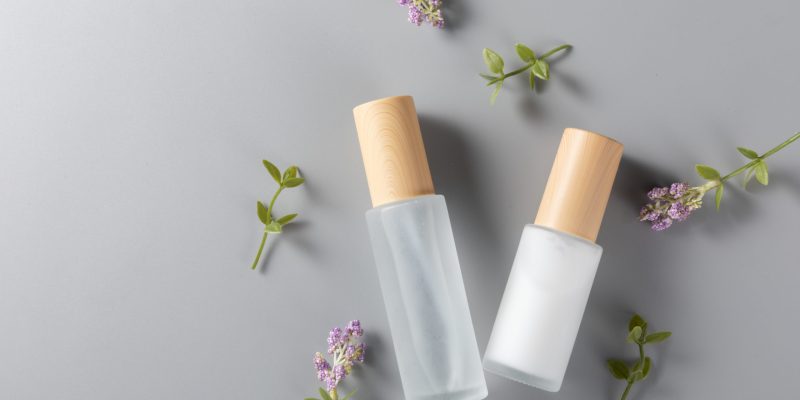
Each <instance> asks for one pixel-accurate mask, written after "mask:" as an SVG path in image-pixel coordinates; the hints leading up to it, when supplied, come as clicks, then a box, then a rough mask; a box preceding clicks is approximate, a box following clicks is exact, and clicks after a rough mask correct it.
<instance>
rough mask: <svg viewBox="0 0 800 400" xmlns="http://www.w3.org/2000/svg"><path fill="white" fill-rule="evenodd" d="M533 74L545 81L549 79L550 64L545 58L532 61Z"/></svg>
mask: <svg viewBox="0 0 800 400" xmlns="http://www.w3.org/2000/svg"><path fill="white" fill-rule="evenodd" d="M532 71H533V74H534V75H536V77H538V78H540V79H543V80H545V81H547V80H550V64H549V63H548V62H547V61H545V60H536V62H535V63H533V68H532Z"/></svg>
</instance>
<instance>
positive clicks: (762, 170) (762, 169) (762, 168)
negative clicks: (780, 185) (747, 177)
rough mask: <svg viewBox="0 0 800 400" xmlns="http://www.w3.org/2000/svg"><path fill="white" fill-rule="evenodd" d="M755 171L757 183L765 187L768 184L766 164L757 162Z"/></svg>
mask: <svg viewBox="0 0 800 400" xmlns="http://www.w3.org/2000/svg"><path fill="white" fill-rule="evenodd" d="M755 169H756V180H757V181H758V183H760V184H762V185H764V186H767V184H769V170H768V169H767V163H765V162H764V161H759V162H758V164H756V166H755Z"/></svg>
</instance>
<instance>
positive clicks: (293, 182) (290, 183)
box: [283, 178, 306, 188]
mask: <svg viewBox="0 0 800 400" xmlns="http://www.w3.org/2000/svg"><path fill="white" fill-rule="evenodd" d="M305 181H306V180H305V178H289V179H286V180H285V181H283V186H286V187H287V188H293V187H295V186H300V185H302V184H303V182H305Z"/></svg>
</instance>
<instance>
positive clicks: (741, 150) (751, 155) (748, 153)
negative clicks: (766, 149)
mask: <svg viewBox="0 0 800 400" xmlns="http://www.w3.org/2000/svg"><path fill="white" fill-rule="evenodd" d="M736 150H739V153H742V155H743V156H745V157H747V158H749V159H751V160H755V159H756V158H758V153H756V152H755V151H753V150H750V149H748V148H747V147H737V148H736Z"/></svg>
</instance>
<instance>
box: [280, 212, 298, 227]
mask: <svg viewBox="0 0 800 400" xmlns="http://www.w3.org/2000/svg"><path fill="white" fill-rule="evenodd" d="M295 217H297V214H286V215H284V216H282V217H280V218H278V223H279V224H281V225H286V224H288V223H289V222H292V220H293V219H294V218H295Z"/></svg>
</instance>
